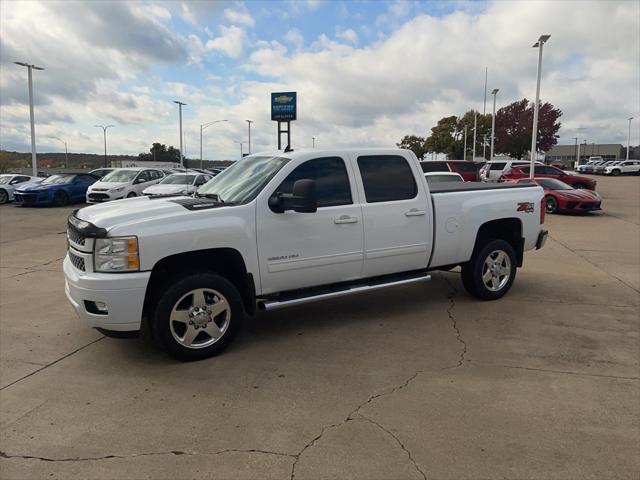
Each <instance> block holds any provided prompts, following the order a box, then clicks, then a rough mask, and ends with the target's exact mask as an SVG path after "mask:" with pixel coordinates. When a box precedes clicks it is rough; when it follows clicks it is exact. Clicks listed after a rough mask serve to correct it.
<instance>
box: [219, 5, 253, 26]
mask: <svg viewBox="0 0 640 480" xmlns="http://www.w3.org/2000/svg"><path fill="white" fill-rule="evenodd" d="M224 16H225V18H226V19H227V20H229V21H230V22H231V23H235V24H238V25H244V26H246V27H253V26H254V25H255V23H256V22H255V20H254V19H253V17H252V16H251V14H250V13H249V10H247V7H246V6H244V5H243V4H239V5H237V7H236V8H235V9H233V8H225V10H224Z"/></svg>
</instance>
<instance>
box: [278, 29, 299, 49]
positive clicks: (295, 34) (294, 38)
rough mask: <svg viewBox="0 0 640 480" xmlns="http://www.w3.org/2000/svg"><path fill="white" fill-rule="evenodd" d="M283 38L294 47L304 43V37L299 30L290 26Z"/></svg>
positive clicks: (297, 47) (296, 47)
mask: <svg viewBox="0 0 640 480" xmlns="http://www.w3.org/2000/svg"><path fill="white" fill-rule="evenodd" d="M283 38H284V40H285V41H286V42H287V43H289V44H290V45H291V46H293V47H294V48H295V49H300V48H302V46H303V45H304V37H303V36H302V33H301V32H300V30H298V29H297V28H290V29H289V31H288V32H287V34H286V35H285V36H284V37H283Z"/></svg>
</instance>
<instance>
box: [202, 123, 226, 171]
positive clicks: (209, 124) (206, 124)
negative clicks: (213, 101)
mask: <svg viewBox="0 0 640 480" xmlns="http://www.w3.org/2000/svg"><path fill="white" fill-rule="evenodd" d="M220 122H228V120H214V121H213V122H208V123H203V124H202V125H200V169H202V131H203V130H204V129H205V128H207V127H210V126H211V125H213V124H215V123H220Z"/></svg>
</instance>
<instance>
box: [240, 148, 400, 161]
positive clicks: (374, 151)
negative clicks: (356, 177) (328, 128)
mask: <svg viewBox="0 0 640 480" xmlns="http://www.w3.org/2000/svg"><path fill="white" fill-rule="evenodd" d="M409 151H410V150H407V149H404V148H388V147H384V148H383V147H381V148H375V147H374V148H352V147H351V148H323V149H320V148H296V149H294V150H292V151H290V152H285V151H284V150H267V151H263V152H254V153H252V154H251V156H261V157H266V156H271V157H285V158H291V159H293V158H296V157H299V156H308V155H309V154H310V153H314V154H321V155H327V154H332V155H335V154H336V153H338V152H357V153H364V154H368V155H393V154H398V152H409Z"/></svg>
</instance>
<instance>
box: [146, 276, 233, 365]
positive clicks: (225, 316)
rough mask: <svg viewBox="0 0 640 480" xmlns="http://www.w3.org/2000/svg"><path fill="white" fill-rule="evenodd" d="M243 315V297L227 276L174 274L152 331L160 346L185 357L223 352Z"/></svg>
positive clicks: (160, 298)
mask: <svg viewBox="0 0 640 480" xmlns="http://www.w3.org/2000/svg"><path fill="white" fill-rule="evenodd" d="M243 317H244V306H243V303H242V297H241V296H240V293H239V292H238V290H237V289H236V287H235V286H234V285H233V284H232V283H231V282H229V281H228V280H227V279H226V278H224V277H222V276H220V275H217V274H213V273H190V274H186V275H184V276H182V277H178V278H175V279H174V280H173V281H172V283H171V284H170V285H167V286H166V287H165V289H164V291H161V292H160V293H159V295H158V301H157V303H156V306H155V308H154V311H153V314H152V319H153V325H152V328H153V334H154V338H155V340H156V342H157V343H158V344H159V345H160V347H161V348H162V349H163V350H165V351H167V352H168V353H170V354H171V355H173V356H174V357H175V358H177V359H179V360H183V361H192V360H201V359H204V358H208V357H212V356H214V355H217V354H219V353H220V352H222V351H223V350H224V349H225V348H226V347H227V346H228V345H229V344H230V343H231V341H232V340H233V338H234V337H235V335H236V334H237V332H238V330H239V329H240V325H241V323H242V319H243Z"/></svg>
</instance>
